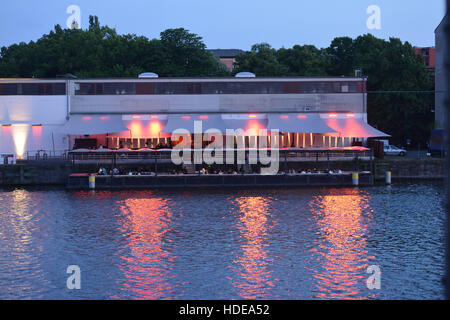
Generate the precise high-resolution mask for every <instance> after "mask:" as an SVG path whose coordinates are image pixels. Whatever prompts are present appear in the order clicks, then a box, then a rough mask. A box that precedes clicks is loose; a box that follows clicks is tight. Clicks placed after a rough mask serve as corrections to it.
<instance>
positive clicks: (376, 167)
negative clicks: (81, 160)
mask: <svg viewBox="0 0 450 320" xmlns="http://www.w3.org/2000/svg"><path fill="white" fill-rule="evenodd" d="M327 165H328V164H327V163H326V162H311V163H307V162H302V163H295V162H294V163H289V164H288V167H287V169H291V168H293V169H296V170H298V169H299V168H306V167H309V168H318V169H321V170H323V169H326V167H327ZM371 165H373V168H371ZM131 166H132V165H130V167H131ZM166 166H167V165H166ZM357 167H358V170H357V171H372V172H374V173H375V175H374V178H375V180H382V179H384V177H385V172H386V171H391V172H392V180H393V181H395V180H400V179H424V180H425V179H443V178H444V160H443V159H384V160H376V161H374V162H373V164H371V163H370V162H369V161H360V162H359V164H358V166H357ZM159 168H160V169H161V170H162V171H163V170H164V169H167V168H164V166H163V165H162V164H160V165H159ZM331 169H340V170H343V171H355V163H354V162H352V161H342V162H332V163H331ZM97 170H98V168H97V166H96V165H95V164H86V165H83V164H77V165H76V166H74V165H73V164H72V163H71V162H69V161H39V162H24V163H19V164H16V165H2V166H0V185H1V186H39V185H61V186H66V185H67V182H68V178H69V176H70V175H71V174H73V173H94V172H96V171H97ZM281 170H284V167H283V166H282V168H281Z"/></svg>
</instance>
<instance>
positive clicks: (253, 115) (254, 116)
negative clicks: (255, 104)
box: [248, 114, 258, 118]
mask: <svg viewBox="0 0 450 320" xmlns="http://www.w3.org/2000/svg"><path fill="white" fill-rule="evenodd" d="M248 117H249V118H257V117H258V116H257V115H256V114H249V115H248Z"/></svg>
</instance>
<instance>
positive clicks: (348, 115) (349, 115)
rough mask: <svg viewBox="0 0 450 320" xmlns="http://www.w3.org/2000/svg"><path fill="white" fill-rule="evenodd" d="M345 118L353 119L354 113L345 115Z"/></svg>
mask: <svg viewBox="0 0 450 320" xmlns="http://www.w3.org/2000/svg"><path fill="white" fill-rule="evenodd" d="M346 116H347V118H353V117H354V116H355V114H354V113H347V114H346Z"/></svg>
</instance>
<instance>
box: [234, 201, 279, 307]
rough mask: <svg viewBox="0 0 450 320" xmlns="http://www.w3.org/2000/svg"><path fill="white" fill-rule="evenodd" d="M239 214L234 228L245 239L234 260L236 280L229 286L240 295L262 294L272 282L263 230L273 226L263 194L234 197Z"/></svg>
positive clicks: (266, 291) (246, 296)
mask: <svg viewBox="0 0 450 320" xmlns="http://www.w3.org/2000/svg"><path fill="white" fill-rule="evenodd" d="M236 201H237V203H238V205H239V208H240V211H241V214H242V215H241V216H240V217H239V224H238V229H239V231H240V232H241V235H242V237H243V238H244V239H245V243H243V244H242V246H241V249H242V255H241V256H239V257H238V258H237V259H236V260H235V261H234V263H236V265H237V267H236V268H235V272H236V273H237V277H236V279H237V280H233V286H234V287H235V289H236V290H237V293H238V295H239V296H240V297H242V298H243V299H256V298H264V297H265V296H267V294H268V291H269V290H270V289H271V287H273V286H274V283H273V281H274V279H272V276H271V274H272V270H270V269H269V267H270V266H271V264H272V263H273V259H272V258H270V257H269V256H268V254H267V246H268V244H267V241H266V238H267V234H268V231H269V229H271V228H272V227H273V223H272V224H271V223H270V222H269V216H270V213H269V207H268V203H267V202H268V200H267V198H263V197H241V198H238V199H236Z"/></svg>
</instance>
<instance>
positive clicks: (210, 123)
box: [162, 114, 226, 133]
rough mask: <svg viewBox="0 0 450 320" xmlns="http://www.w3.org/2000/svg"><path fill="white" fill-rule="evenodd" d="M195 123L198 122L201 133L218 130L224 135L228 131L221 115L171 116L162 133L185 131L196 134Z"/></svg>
mask: <svg viewBox="0 0 450 320" xmlns="http://www.w3.org/2000/svg"><path fill="white" fill-rule="evenodd" d="M195 122H197V123H196V125H197V129H198V130H200V132H201V133H205V132H206V131H207V130H211V129H217V130H219V131H221V132H222V133H225V130H226V125H225V123H224V121H223V120H222V118H221V116H220V114H208V115H201V114H189V115H169V120H168V122H167V125H166V127H165V128H164V130H163V131H162V132H167V133H172V132H173V131H175V130H177V129H184V130H187V131H189V133H195V130H194V129H195V128H194V125H195ZM200 132H199V133H200Z"/></svg>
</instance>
